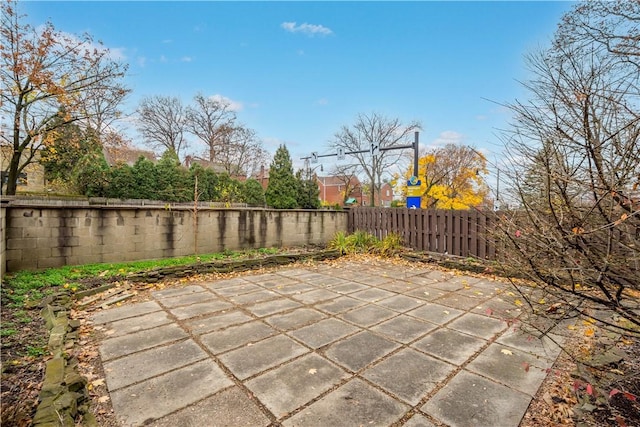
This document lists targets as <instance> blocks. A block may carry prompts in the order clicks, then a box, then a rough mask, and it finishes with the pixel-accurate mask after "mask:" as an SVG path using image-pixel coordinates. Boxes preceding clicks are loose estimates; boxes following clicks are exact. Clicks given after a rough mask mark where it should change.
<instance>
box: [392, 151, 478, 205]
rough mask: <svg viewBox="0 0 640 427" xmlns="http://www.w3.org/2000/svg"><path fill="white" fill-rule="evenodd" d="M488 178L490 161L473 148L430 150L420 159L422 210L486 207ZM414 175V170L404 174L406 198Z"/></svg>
mask: <svg viewBox="0 0 640 427" xmlns="http://www.w3.org/2000/svg"><path fill="white" fill-rule="evenodd" d="M486 174H487V159H486V158H485V157H484V156H483V155H482V154H480V153H479V152H477V151H476V150H474V149H473V148H471V147H467V146H464V145H456V144H447V145H445V146H443V147H436V148H432V149H429V150H428V151H426V152H424V153H423V154H422V156H420V158H419V159H418V179H419V180H420V181H421V186H420V190H421V194H422V203H421V207H422V208H423V209H430V208H436V209H471V208H472V207H474V206H478V205H480V204H482V203H483V202H484V200H485V197H486V195H487V193H488V188H487V185H486V183H485V181H484V176H485V175H486ZM412 175H413V168H410V169H408V170H407V171H406V172H405V174H404V177H405V179H404V180H403V182H402V183H401V185H400V189H401V191H402V193H403V194H404V195H406V192H407V182H406V181H407V180H408V179H409V178H410V177H411V176H412Z"/></svg>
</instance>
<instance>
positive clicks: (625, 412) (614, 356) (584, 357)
mask: <svg viewBox="0 0 640 427" xmlns="http://www.w3.org/2000/svg"><path fill="white" fill-rule="evenodd" d="M347 258H348V260H349V261H355V262H367V263H371V262H376V261H378V260H379V259H378V258H375V257H371V256H368V255H350V256H348V257H347ZM344 261H345V259H344V258H343V259H338V260H332V261H323V262H322V264H324V265H329V266H330V265H332V264H334V263H335V264H336V265H338V264H339V263H342V262H344ZM385 262H393V263H398V264H402V265H405V266H407V267H408V268H412V267H415V264H412V263H410V262H408V261H406V260H403V259H400V258H393V259H385ZM300 264H301V265H303V266H305V267H307V268H313V266H314V265H316V264H317V263H313V262H301V263H300ZM433 268H434V269H442V268H440V267H435V266H434V267H433ZM270 270H273V268H269V269H260V270H253V271H251V272H246V271H245V272H240V273H224V274H222V273H210V274H199V275H194V276H190V277H188V278H181V279H177V280H176V279H173V280H163V281H160V282H156V283H150V284H145V283H129V282H127V281H121V282H116V283H115V287H114V288H112V289H111V290H110V291H106V292H104V293H103V295H102V297H101V298H95V297H93V300H92V301H90V303H89V304H86V306H84V307H83V309H82V310H72V312H71V317H72V318H75V319H79V320H80V322H81V327H80V340H79V342H78V344H79V345H77V346H76V347H75V348H74V350H73V354H72V356H74V357H76V358H77V359H78V361H79V368H80V371H81V372H80V373H81V374H82V375H83V376H85V377H86V378H87V381H88V383H87V388H88V390H89V394H90V396H91V399H92V402H91V411H92V412H93V414H94V415H95V416H96V419H97V421H98V424H99V425H100V426H104V427H118V426H119V423H118V422H117V420H116V419H115V416H114V413H113V409H112V407H111V402H110V398H109V394H108V390H107V387H106V384H105V380H104V377H105V375H104V371H103V368H102V363H101V361H100V357H99V352H98V345H99V343H100V341H101V339H103V338H104V337H106V336H108V335H109V333H110V332H111V331H109V330H108V329H106V328H105V327H101V326H97V327H94V326H92V325H90V324H89V318H90V317H91V316H92V315H93V313H94V312H95V311H96V310H99V309H100V308H101V307H102V308H106V306H104V302H105V301H109V300H111V301H113V295H114V294H118V293H119V292H120V290H122V291H126V294H127V295H129V297H128V298H126V301H118V302H115V303H113V305H114V306H119V305H122V304H129V303H135V302H140V301H145V300H147V299H149V298H150V296H149V293H150V292H151V291H154V290H159V289H164V288H167V287H177V286H184V285H186V284H188V283H193V282H198V281H211V280H218V279H221V278H231V277H237V276H241V275H247V274H260V273H263V272H267V271H270ZM448 271H449V272H450V273H451V274H456V275H457V274H471V273H468V272H464V273H460V272H455V271H453V272H451V271H450V270H448ZM472 275H476V276H482V277H485V278H489V279H496V277H495V276H494V275H493V274H472ZM94 282H95V283H92V285H95V286H98V285H99V280H98V281H96V280H94ZM509 294H511V292H509ZM511 295H513V294H511ZM3 302H4V301H3ZM512 302H514V304H516V305H521V304H518V302H519V300H518V299H517V298H515V299H514V300H513V301H512ZM79 303H80V304H82V301H79ZM3 305H4V307H3V310H2V313H1V315H2V322H3V324H11V325H13V324H19V323H20V322H21V321H22V322H23V325H22V326H21V327H16V328H15V331H14V332H13V333H12V334H11V335H10V336H3V337H2V351H1V353H2V354H1V355H2V382H1V387H2V396H1V398H2V419H1V425H2V426H5V425H6V426H19V427H22V426H29V425H31V418H32V416H33V414H34V411H35V407H36V405H37V399H38V394H39V391H40V387H41V384H42V380H43V377H44V366H45V363H46V361H47V360H48V359H49V356H48V355H47V353H46V338H45V337H46V336H47V334H46V328H45V327H44V324H43V322H42V320H41V318H40V316H39V308H35V309H31V310H29V311H28V312H27V314H28V315H29V316H28V317H29V318H30V319H29V321H28V322H26V321H25V310H24V309H12V308H7V305H5V304H3ZM583 323H584V324H581V325H580V326H579V327H577V328H570V329H572V330H571V331H570V332H571V334H570V339H569V342H567V343H566V348H572V349H574V350H576V351H574V352H572V355H568V354H567V353H565V352H563V353H561V355H560V356H559V357H558V359H557V361H556V363H555V364H554V366H553V368H552V369H550V370H549V375H548V377H547V378H546V380H545V381H544V382H543V383H542V385H541V387H540V389H539V390H538V393H537V394H536V396H535V397H534V399H533V401H532V402H531V405H530V406H529V408H528V411H527V413H526V414H525V416H524V417H523V420H522V422H521V424H520V426H521V427H539V426H545V427H546V426H611V427H640V339H639V337H638V336H619V335H616V336H613V335H612V334H607V333H606V331H601V330H598V328H597V327H595V326H594V325H593V324H591V323H589V322H586V321H585V322H583ZM25 343H40V346H37V347H29V348H25ZM576 352H577V353H579V356H580V357H575V355H576ZM577 359H579V361H577ZM523 369H525V370H526V367H523ZM310 374H311V372H310Z"/></svg>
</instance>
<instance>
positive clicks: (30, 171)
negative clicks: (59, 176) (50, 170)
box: [0, 144, 46, 194]
mask: <svg viewBox="0 0 640 427" xmlns="http://www.w3.org/2000/svg"><path fill="white" fill-rule="evenodd" d="M27 155H30V153H28V152H27V151H25V152H23V153H22V158H21V159H22V160H25V159H26V157H27ZM12 156H13V146H12V145H10V144H2V145H0V171H2V172H1V176H0V179H1V182H2V194H5V192H6V189H7V183H8V182H9V172H8V170H9V163H11V157H12ZM45 185H46V181H45V177H44V166H42V164H40V151H39V150H38V151H37V152H36V153H35V155H34V157H33V160H32V161H31V163H29V164H28V165H27V166H26V167H25V168H24V169H23V170H22V172H21V173H20V175H19V176H18V187H17V190H16V192H18V193H25V192H35V193H40V192H43V191H44V190H45Z"/></svg>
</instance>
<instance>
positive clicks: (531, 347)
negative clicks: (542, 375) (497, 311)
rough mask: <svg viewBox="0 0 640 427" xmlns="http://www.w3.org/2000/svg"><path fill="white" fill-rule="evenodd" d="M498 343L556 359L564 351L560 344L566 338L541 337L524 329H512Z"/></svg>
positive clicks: (552, 335) (556, 336)
mask: <svg viewBox="0 0 640 427" xmlns="http://www.w3.org/2000/svg"><path fill="white" fill-rule="evenodd" d="M496 342H497V343H499V344H503V345H506V346H509V347H513V348H517V349H518V350H522V351H526V352H528V353H532V354H535V355H536V356H540V357H545V358H547V359H555V358H556V357H558V355H559V354H560V352H561V351H562V348H561V347H560V345H559V344H561V343H563V342H564V338H563V337H561V336H558V335H554V334H549V335H545V336H543V337H539V333H538V334H535V335H534V334H533V333H529V332H527V331H525V330H523V329H522V328H511V329H509V330H508V331H507V332H505V333H504V334H503V335H502V336H501V337H500V338H498V339H497V340H496Z"/></svg>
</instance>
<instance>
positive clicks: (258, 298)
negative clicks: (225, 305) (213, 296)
mask: <svg viewBox="0 0 640 427" xmlns="http://www.w3.org/2000/svg"><path fill="white" fill-rule="evenodd" d="M279 296H280V295H279V294H277V293H276V292H274V291H268V290H266V289H261V290H259V291H256V292H251V293H248V294H242V295H236V296H232V297H229V300H231V301H232V302H234V303H236V304H240V305H245V304H256V303H258V302H263V301H269V300H271V299H274V298H278V297H279Z"/></svg>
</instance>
